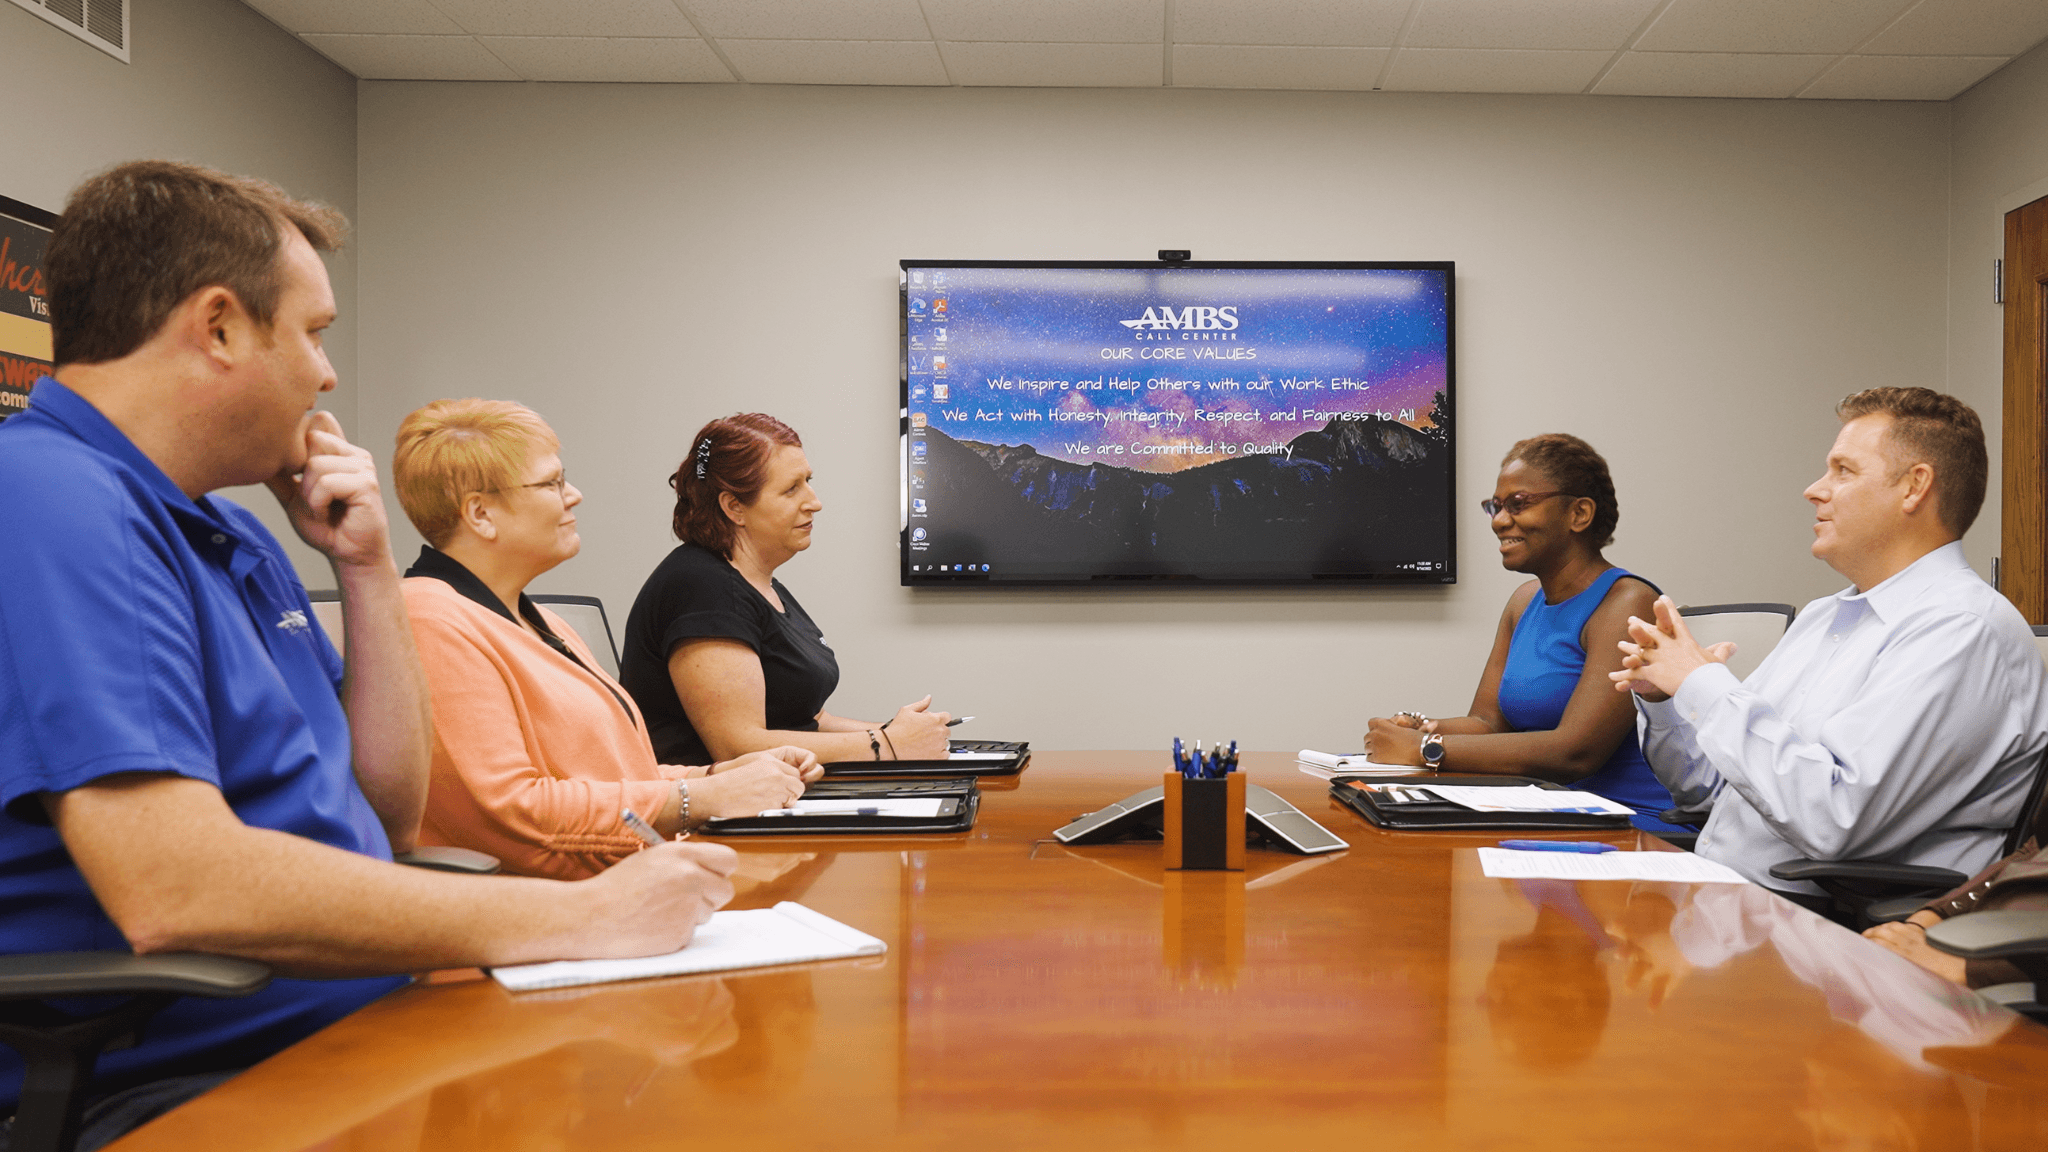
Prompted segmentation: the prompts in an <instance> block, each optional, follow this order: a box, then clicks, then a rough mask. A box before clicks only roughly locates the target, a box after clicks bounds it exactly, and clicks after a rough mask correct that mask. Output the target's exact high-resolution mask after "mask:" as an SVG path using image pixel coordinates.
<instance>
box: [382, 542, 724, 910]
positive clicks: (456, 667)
mask: <svg viewBox="0 0 2048 1152" xmlns="http://www.w3.org/2000/svg"><path fill="white" fill-rule="evenodd" d="M405 585H406V587H405V592H406V606H407V609H408V610H409V611H410V612H411V614H412V622H413V634H414V636H415V637H416V638H417V640H418V643H419V652H420V661H421V663H422V664H423V665H424V666H425V668H426V673H427V685H428V688H429V691H430V693H431V695H432V698H433V710H434V754H433V766H432V779H431V781H430V783H429V786H428V790H427V811H426V816H425V818H424V819H423V820H422V822H421V830H420V831H421V839H422V840H423V841H424V842H427V843H434V844H448V845H455V846H459V847H464V848H474V849H476V850H477V851H480V852H488V853H490V854H491V855H493V856H496V857H498V858H499V859H500V860H501V861H503V863H504V867H505V870H506V871H508V872H515V873H520V874H524V875H529V876H549V877H554V878H557V879H580V878H582V877H586V876H591V875H594V874H596V873H598V872H601V871H603V870H604V869H605V868H607V867H609V866H611V865H612V864H614V863H616V862H618V861H619V860H621V859H623V858H624V857H626V856H627V855H630V854H631V853H633V852H635V851H638V850H639V848H640V846H641V842H640V840H639V839H638V838H637V837H635V836H634V835H633V834H632V833H631V832H630V831H628V830H627V829H626V827H625V825H624V824H622V823H621V822H620V819H619V813H620V811H621V810H622V809H626V808H631V809H632V810H633V811H635V812H638V813H640V814H641V815H642V816H652V815H653V814H654V813H655V812H656V811H658V810H659V809H660V808H661V807H662V805H664V804H665V803H666V802H667V800H668V794H669V792H670V790H671V789H672V788H673V785H672V784H671V783H670V781H671V780H672V779H674V778H676V777H680V776H681V775H682V774H683V772H684V769H683V768H681V767H664V766H662V765H659V764H656V763H655V761H654V752H653V749H652V747H651V746H650V745H649V743H648V740H647V735H646V728H645V726H644V724H643V723H642V722H641V720H640V717H639V714H638V711H637V710H636V709H634V707H633V705H632V700H631V698H630V697H628V696H627V695H626V692H625V690H624V689H623V688H619V687H617V686H616V684H615V683H612V684H610V685H609V686H608V685H607V681H608V680H609V678H608V677H605V676H604V675H603V673H602V672H598V671H595V668H596V666H595V664H594V663H593V664H590V665H589V666H588V667H587V668H578V667H576V666H575V665H574V664H572V663H571V662H570V661H568V660H566V659H564V658H563V657H562V655H561V654H560V653H558V652H556V651H554V650H553V649H552V648H549V647H548V646H547V645H546V644H544V643H542V642H541V640H540V639H539V638H538V637H535V636H534V635H533V634H532V633H530V632H527V631H526V630H525V629H524V628H522V627H520V626H518V625H516V624H514V623H512V622H511V621H510V620H507V619H505V618H504V617H503V616H500V615H498V614H497V613H494V612H492V611H491V610H490V609H488V608H485V607H483V606H482V605H478V604H474V603H472V602H470V601H469V600H468V599H467V598H465V597H463V596H462V595H461V594H460V593H458V592H456V591H454V590H453V589H452V588H449V587H448V586H447V585H446V584H445V583H443V582H441V581H439V580H432V579H430V578H424V577H416V578H413V579H409V580H407V581H405ZM547 618H548V620H549V624H550V626H551V627H553V628H555V629H556V630H557V634H558V635H563V638H564V640H565V642H567V643H568V644H569V645H570V646H571V648H572V650H575V651H577V652H578V654H579V655H580V656H584V657H586V658H587V656H588V651H589V650H588V648H587V647H586V646H584V645H583V643H582V641H581V639H580V638H579V637H576V636H575V633H574V632H573V631H572V630H570V629H569V628H568V626H567V625H566V624H563V623H562V622H561V621H560V620H559V619H557V618H553V617H547ZM614 692H616V695H614V694H613V693H614Z"/></svg>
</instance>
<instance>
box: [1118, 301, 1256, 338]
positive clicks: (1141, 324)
mask: <svg viewBox="0 0 2048 1152" xmlns="http://www.w3.org/2000/svg"><path fill="white" fill-rule="evenodd" d="M1117 323H1119V324H1121V325H1123V326H1124V327H1126V328H1129V329H1131V330H1133V331H1136V332H1154V331H1158V330H1159V329H1162V328H1175V329H1180V330H1183V331H1194V332H1234V331H1236V330H1237V305H1235V304H1231V305H1227V306H1224V307H1221V308H1211V307H1208V306H1207V305H1202V304H1190V305H1188V306H1187V307H1185V308H1181V309H1179V310H1175V309H1173V308H1167V307H1153V308H1147V309H1145V314H1144V315H1143V316H1140V317H1138V318H1137V319H1136V320H1119V321H1117Z"/></svg>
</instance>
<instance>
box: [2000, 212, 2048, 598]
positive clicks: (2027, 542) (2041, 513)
mask: <svg viewBox="0 0 2048 1152" xmlns="http://www.w3.org/2000/svg"><path fill="white" fill-rule="evenodd" d="M2044 345H2048V197H2043V198H2042V199H2039V200H2036V201H2034V202H2033V203H2032V204H2028V205H2027V206H2025V207H2023V208H2016V209H2014V210H2013V211H2011V212H2008V213H2006V215H2005V467H2004V473H2005V474H2004V477H2003V487H2002V488H2001V491H2002V493H2003V501H2004V516H2003V520H2004V523H2003V525H2002V531H2001V533H2000V545H1999V551H2000V553H2001V557H2000V563H1999V586H2000V587H2001V589H2003V591H2004V592H2005V594H2006V596H2007V597H2009V598H2010V599H2011V600H2012V602H2013V603H2014V604H2015V605H2017V606H2018V608H2019V610H2020V612H2021V613H2022V614H2023V615H2025V616H2026V618H2027V622H2028V623H2030V624H2043V623H2048V380H2044V377H2043V368H2044V365H2048V348H2044Z"/></svg>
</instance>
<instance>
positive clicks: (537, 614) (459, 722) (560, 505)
mask: <svg viewBox="0 0 2048 1152" xmlns="http://www.w3.org/2000/svg"><path fill="white" fill-rule="evenodd" d="M560 446H561V445H560V441H558V440H557V439H556V437H555V434H554V432H553V431H552V430H551V429H549V428H548V426H547V424H546V423H545V422H544V421H542V420H541V418H540V417H539V416H538V415H536V414H535V413H534V412H533V411H532V410H531V409H529V408H526V407H524V406H523V405H519V404H511V403H507V402H504V401H488V400H441V401H437V402H435V403H433V404H429V405H427V406H426V407H425V408H422V409H420V410H419V411H417V412H414V413H413V414H412V415H410V416H408V417H406V419H405V422H404V423H403V424H401V425H400V426H399V429H398V450H397V452H396V454H395V455H394V456H393V458H392V473H393V477H394V481H395V486H396V487H397V489H398V499H399V503H400V504H401V505H402V506H403V507H404V508H405V514H406V516H407V517H408V518H410V519H411V520H412V523H413V526H414V527H415V528H418V529H419V531H420V535H422V536H425V537H426V538H427V540H428V542H429V543H428V544H427V546H426V547H423V548H422V549H420V557H419V560H418V561H417V562H416V563H415V564H414V565H413V566H412V568H411V569H409V570H408V571H407V572H406V574H405V575H406V580H405V582H404V591H405V602H406V609H407V611H408V612H409V613H410V614H411V616H412V626H413V634H414V635H415V636H416V637H417V638H418V641H419V650H420V660H421V663H422V664H424V665H425V667H426V672H427V684H428V687H429V689H430V691H431V693H432V696H433V707H434V760H433V778H432V782H431V783H430V785H429V787H428V790H427V811H426V816H425V818H424V819H423V820H422V821H421V825H420V840H421V842H422V843H428V844H448V845H456V846H459V847H463V848H474V849H476V850H478V851H482V852H488V853H490V854H491V855H493V856H496V857H498V858H499V859H500V860H502V861H503V862H504V866H505V869H506V870H507V871H510V872H518V873H523V874H525V875H530V876H552V877H556V878H559V879H575V878H579V877H583V876H589V875H592V874H594V873H596V872H600V871H602V870H604V869H605V868H607V867H609V866H610V865H611V864H613V863H615V862H616V861H618V860H619V859H621V858H622V857H624V856H626V855H628V854H630V853H632V852H634V851H636V850H638V848H639V847H640V843H641V842H640V840H639V839H638V838H637V837H635V836H634V835H633V833H632V832H631V831H630V830H629V829H627V828H626V826H625V825H624V824H623V823H622V822H621V819H620V813H621V812H622V811H623V810H626V809H631V810H632V811H633V812H635V813H637V814H639V815H640V816H641V817H642V818H643V819H646V820H647V821H648V823H650V824H652V825H654V828H655V830H656V831H658V832H660V833H661V834H662V835H664V836H671V835H674V834H676V833H678V832H681V831H683V830H685V829H686V828H688V827H691V826H694V825H696V824H699V823H702V822H703V821H704V820H706V819H708V818H710V817H714V816H736V815H750V814H752V813H756V812H762V811H766V810H768V809H771V808H781V807H785V806H786V805H787V804H788V803H789V801H791V800H794V799H796V798H797V797H798V796H799V795H801V794H802V793H803V788H804V782H805V781H806V780H809V779H815V778H816V777H817V776H818V774H819V772H820V771H821V770H820V769H819V767H818V762H817V757H815V756H813V755H812V754H811V753H809V752H807V751H805V750H803V749H801V748H776V749H771V750H769V751H767V752H757V753H752V754H750V755H746V756H742V757H739V758H738V759H735V760H729V761H726V762H724V763H721V764H715V765H712V766H710V767H708V768H706V767H689V766H684V765H677V764H660V763H657V762H656V761H655V758H654V750H653V746H652V745H651V744H650V743H649V742H648V738H647V725H646V722H645V721H644V720H643V719H642V718H641V716H640V711H639V709H638V708H636V707H635V706H634V704H633V700H632V698H631V697H630V696H628V695H627V694H626V690H625V689H624V688H621V687H620V686H619V684H618V682H617V681H615V680H613V679H612V678H611V677H610V676H607V675H605V673H604V672H603V671H602V670H601V669H600V668H599V667H598V665H597V661H596V660H595V659H593V658H592V656H591V653H590V649H589V648H588V647H586V646H585V645H584V643H583V640H582V638H581V637H579V636H577V635H576V632H575V630H574V629H572V628H570V627H569V626H568V625H566V624H564V623H563V622H562V620H561V618H560V617H557V616H556V615H554V614H553V613H551V612H548V611H546V610H545V609H542V608H540V607H539V606H537V605H535V604H534V603H533V601H531V600H529V599H527V597H526V595H525V588H526V586H527V584H529V583H530V582H531V581H532V580H533V579H534V578H535V577H537V576H539V575H540V574H541V573H543V572H546V571H548V570H549V569H551V568H553V567H555V566H556V565H557V564H560V563H562V562H563V561H564V560H567V559H569V558H570V557H572V556H574V555H576V552H577V550H578V549H579V548H580V547H581V540H580V539H579V537H578V536H577V534H576V514H575V508H576V505H577V504H579V503H581V502H582V500H583V496H582V494H581V493H579V492H578V491H576V489H575V487H574V486H573V485H571V484H570V483H569V481H568V477H567V475H566V473H565V472H564V471H563V469H562V461H561V457H560V455H559V451H560Z"/></svg>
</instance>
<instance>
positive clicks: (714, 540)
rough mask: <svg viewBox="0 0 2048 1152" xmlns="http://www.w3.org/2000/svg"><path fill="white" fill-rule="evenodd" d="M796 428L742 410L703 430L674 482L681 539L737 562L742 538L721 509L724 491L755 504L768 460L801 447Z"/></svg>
mask: <svg viewBox="0 0 2048 1152" xmlns="http://www.w3.org/2000/svg"><path fill="white" fill-rule="evenodd" d="M803 446H804V442H803V441H802V440H800V439H798V438H797V434H796V429H794V428H791V427H790V426H789V425H787V424H784V423H783V422H782V421H780V420H777V419H776V418H775V417H773V416H770V415H768V414H767V413H765V412H741V413H739V414H738V415H736V416H727V417H724V418H723V419H719V420H713V421H712V422H711V423H709V424H706V425H705V426H703V427H702V428H699V429H697V435H696V436H695V437H693V438H692V439H691V440H690V454H689V455H688V456H685V457H684V458H683V463H682V466H681V467H679V468H677V469H676V471H675V475H673V476H670V477H669V478H668V486H669V487H671V488H673V489H675V490H676V512H675V520H674V528H675V533H676V539H678V540H682V541H685V542H687V543H691V544H696V545H699V546H701V547H704V548H709V549H711V550H712V551H713V552H716V553H718V554H719V555H720V556H723V557H725V558H726V559H728V560H730V559H732V543H733V537H734V536H735V535H736V530H735V528H734V525H733V522H732V519H731V517H728V516H727V515H726V514H725V509H724V508H721V507H719V504H718V497H719V494H720V493H722V492H730V493H732V496H733V499H735V500H738V501H739V502H740V503H742V504H752V503H753V502H754V499H755V498H756V497H758V496H760V495H761V486H762V485H763V484H766V483H767V482H768V458H769V457H771V456H773V455H774V454H775V450H776V449H777V448H782V447H789V448H801V447H803Z"/></svg>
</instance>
